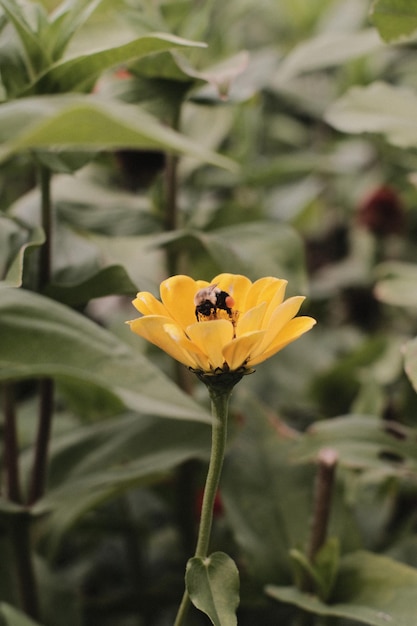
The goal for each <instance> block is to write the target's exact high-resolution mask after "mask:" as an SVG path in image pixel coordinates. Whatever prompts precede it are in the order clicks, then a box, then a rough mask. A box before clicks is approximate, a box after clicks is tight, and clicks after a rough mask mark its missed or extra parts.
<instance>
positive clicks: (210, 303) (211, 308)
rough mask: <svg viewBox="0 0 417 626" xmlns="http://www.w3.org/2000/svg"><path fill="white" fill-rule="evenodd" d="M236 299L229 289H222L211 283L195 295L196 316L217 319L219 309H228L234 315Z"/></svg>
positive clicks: (229, 314) (230, 314) (229, 313)
mask: <svg viewBox="0 0 417 626" xmlns="http://www.w3.org/2000/svg"><path fill="white" fill-rule="evenodd" d="M234 303H235V301H234V300H233V298H232V296H231V295H230V294H228V293H227V291H222V290H221V289H219V288H218V287H217V285H209V286H208V287H204V288H203V289H200V291H198V292H197V293H196V295H195V296H194V304H195V316H196V318H197V321H198V322H199V321H200V320H201V319H213V318H214V319H215V318H216V313H217V309H221V310H223V311H226V313H227V315H228V316H229V317H230V318H231V317H232V307H233V305H234Z"/></svg>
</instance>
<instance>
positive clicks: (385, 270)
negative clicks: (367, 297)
mask: <svg viewBox="0 0 417 626" xmlns="http://www.w3.org/2000/svg"><path fill="white" fill-rule="evenodd" d="M376 275H377V282H376V285H375V287H374V294H375V296H376V298H378V300H381V302H385V303H387V304H392V305H396V306H404V307H413V308H415V307H417V266H416V265H415V264H414V263H403V262H400V261H390V262H387V263H381V264H380V265H378V266H377V268H376Z"/></svg>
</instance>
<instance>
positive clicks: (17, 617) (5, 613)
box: [0, 602, 39, 626]
mask: <svg viewBox="0 0 417 626" xmlns="http://www.w3.org/2000/svg"><path fill="white" fill-rule="evenodd" d="M0 617H1V624H2V626H39V624H38V622H34V621H33V619H31V618H30V617H28V616H27V615H25V614H24V613H21V612H20V611H18V610H17V609H15V608H14V607H13V606H10V604H6V603H5V602H1V603H0Z"/></svg>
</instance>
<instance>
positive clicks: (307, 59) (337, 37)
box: [272, 28, 383, 88]
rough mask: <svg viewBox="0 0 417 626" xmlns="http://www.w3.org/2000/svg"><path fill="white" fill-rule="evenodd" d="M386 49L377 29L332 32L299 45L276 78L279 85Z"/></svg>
mask: <svg viewBox="0 0 417 626" xmlns="http://www.w3.org/2000/svg"><path fill="white" fill-rule="evenodd" d="M381 48H383V45H382V44H381V41H380V39H379V37H378V35H377V34H376V32H375V30H374V29H373V28H368V29H367V30H363V31H362V32H359V33H340V32H328V33H324V34H322V35H319V36H318V37H314V38H312V39H308V40H307V41H305V42H303V43H301V44H299V45H298V46H296V48H295V49H294V50H293V51H292V52H290V54H288V56H287V57H286V58H285V59H284V60H283V61H282V63H281V64H280V65H279V67H278V70H276V73H275V76H274V77H273V79H272V81H273V85H274V87H275V88H277V87H280V86H284V85H285V83H286V82H287V81H288V80H290V79H291V78H294V77H295V76H297V75H299V74H302V73H305V72H312V71H318V70H322V69H325V68H328V67H333V66H335V65H341V64H343V63H346V62H347V61H350V60H352V59H355V58H357V57H358V56H362V55H365V54H369V53H370V52H374V51H375V50H379V49H381Z"/></svg>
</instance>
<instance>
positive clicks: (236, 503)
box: [221, 374, 358, 584]
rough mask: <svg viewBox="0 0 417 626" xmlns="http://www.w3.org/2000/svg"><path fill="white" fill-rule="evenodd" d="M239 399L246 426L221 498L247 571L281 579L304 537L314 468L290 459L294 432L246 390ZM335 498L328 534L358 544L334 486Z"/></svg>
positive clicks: (231, 455)
mask: <svg viewBox="0 0 417 626" xmlns="http://www.w3.org/2000/svg"><path fill="white" fill-rule="evenodd" d="M256 375H257V374H256ZM239 400H240V402H239V404H238V405H237V411H239V414H241V415H242V421H243V423H244V428H241V429H240V432H239V434H238V436H236V437H235V438H234V439H233V444H234V445H232V446H231V447H230V449H229V452H228V454H227V457H226V459H225V465H224V469H223V474H222V482H221V490H222V501H223V503H224V507H225V513H226V516H227V521H228V523H229V525H230V527H231V529H232V531H233V534H234V537H235V540H236V542H237V543H238V545H239V547H240V549H241V550H242V553H243V556H244V560H245V563H246V567H247V569H248V571H249V572H250V574H251V575H252V576H254V577H255V579H256V581H257V583H258V584H266V583H268V582H275V583H277V584H278V583H279V584H283V583H284V582H288V581H289V580H290V579H291V575H292V567H291V563H290V556H289V551H290V549H291V548H293V547H294V546H300V545H305V543H306V541H307V535H308V523H307V520H308V519H309V517H310V512H311V498H312V493H313V480H314V471H313V470H312V466H311V465H310V466H308V467H305V466H299V465H298V466H297V465H296V464H294V463H293V462H292V453H293V450H294V447H295V446H296V441H297V439H298V435H297V433H295V432H294V431H293V430H291V429H289V428H288V427H287V426H286V425H285V424H283V423H282V422H281V421H280V420H279V419H278V418H277V417H275V416H273V415H271V413H270V411H268V410H266V409H265V408H264V407H263V406H262V404H261V403H260V402H259V401H257V400H256V399H255V398H253V397H251V396H250V395H248V394H247V393H243V394H242V396H241V397H240V398H239ZM235 402H236V400H235ZM333 497H334V508H333V515H332V519H331V523H330V529H329V535H330V536H331V535H335V536H339V537H341V540H342V542H343V549H348V548H350V549H352V546H355V547H357V545H358V544H357V542H356V541H357V538H356V530H355V523H354V521H353V519H352V516H351V513H349V512H348V509H347V506H346V503H345V502H344V501H343V497H344V496H343V493H342V492H341V491H340V490H339V488H338V486H336V487H335V490H334V496H333ZM271 546H273V547H274V548H273V550H271Z"/></svg>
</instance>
